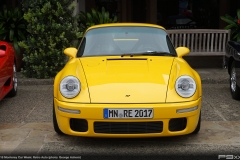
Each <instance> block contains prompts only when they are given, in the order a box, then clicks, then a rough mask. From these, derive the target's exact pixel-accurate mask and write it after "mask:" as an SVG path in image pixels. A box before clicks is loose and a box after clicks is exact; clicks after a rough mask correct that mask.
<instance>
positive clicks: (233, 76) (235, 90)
mask: <svg viewBox="0 0 240 160" xmlns="http://www.w3.org/2000/svg"><path fill="white" fill-rule="evenodd" d="M230 91H231V94H232V98H233V99H236V100H240V87H239V84H237V73H236V69H235V62H234V61H233V63H232V66H231V70H230Z"/></svg>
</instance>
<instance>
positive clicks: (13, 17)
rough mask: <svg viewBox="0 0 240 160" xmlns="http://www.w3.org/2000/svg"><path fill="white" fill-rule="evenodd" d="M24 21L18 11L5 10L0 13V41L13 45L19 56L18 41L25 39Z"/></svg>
mask: <svg viewBox="0 0 240 160" xmlns="http://www.w3.org/2000/svg"><path fill="white" fill-rule="evenodd" d="M26 34H27V32H26V21H25V20H24V18H23V14H22V12H21V11H20V10H18V9H17V8H16V9H7V8H6V6H4V7H3V10H1V12H0V40H3V41H7V42H10V43H13V46H14V49H15V51H16V53H18V54H20V49H19V45H18V41H21V40H25V39H26V36H25V35H26Z"/></svg>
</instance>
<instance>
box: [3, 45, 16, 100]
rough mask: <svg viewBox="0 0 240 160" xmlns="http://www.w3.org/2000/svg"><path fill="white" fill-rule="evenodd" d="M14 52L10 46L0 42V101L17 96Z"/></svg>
mask: <svg viewBox="0 0 240 160" xmlns="http://www.w3.org/2000/svg"><path fill="white" fill-rule="evenodd" d="M14 55H15V51H14V48H13V47H12V45H10V44H9V43H7V42H4V41H0V100H2V99H3V97H5V96H6V95H8V96H10V97H13V96H15V95H16V94H17V72H16V65H15V64H16V63H15V56H14Z"/></svg>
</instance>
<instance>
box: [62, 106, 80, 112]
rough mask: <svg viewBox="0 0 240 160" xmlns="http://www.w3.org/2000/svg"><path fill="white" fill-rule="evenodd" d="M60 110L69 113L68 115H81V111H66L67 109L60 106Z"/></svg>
mask: <svg viewBox="0 0 240 160" xmlns="http://www.w3.org/2000/svg"><path fill="white" fill-rule="evenodd" d="M58 110H60V111H62V112H67V113H73V114H80V113H81V112H80V110H74V109H65V108H61V107H59V106H58Z"/></svg>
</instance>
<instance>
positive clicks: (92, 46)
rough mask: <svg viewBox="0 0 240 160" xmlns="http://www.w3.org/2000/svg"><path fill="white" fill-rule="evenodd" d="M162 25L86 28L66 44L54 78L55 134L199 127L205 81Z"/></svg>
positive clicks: (162, 132)
mask: <svg viewBox="0 0 240 160" xmlns="http://www.w3.org/2000/svg"><path fill="white" fill-rule="evenodd" d="M189 52H190V51H189V49H188V48H186V47H178V48H176V49H175V48H174V47H173V45H172V43H171V41H170V39H169V37H168V34H167V33H166V31H165V29H164V28H163V27H161V26H159V25H153V24H140V23H113V24H103V25H96V26H93V27H90V28H89V29H88V30H87V31H86V33H85V34H84V37H83V39H82V41H81V43H80V45H79V47H78V49H76V48H67V49H65V50H64V53H65V54H66V55H67V56H69V61H68V62H67V64H66V65H65V67H64V68H63V69H62V70H61V71H60V72H59V73H58V74H57V75H56V77H55V80H54V101H53V125H54V129H55V131H56V132H57V133H58V134H68V135H74V136H88V137H158V136H178V135H184V134H189V133H198V131H199V130H200V124H201V104H202V86H201V79H200V76H199V75H198V73H197V72H196V71H195V70H193V69H192V68H191V67H190V66H189V65H188V63H187V62H186V61H185V60H184V59H183V58H182V56H184V55H186V54H188V53H189Z"/></svg>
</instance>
